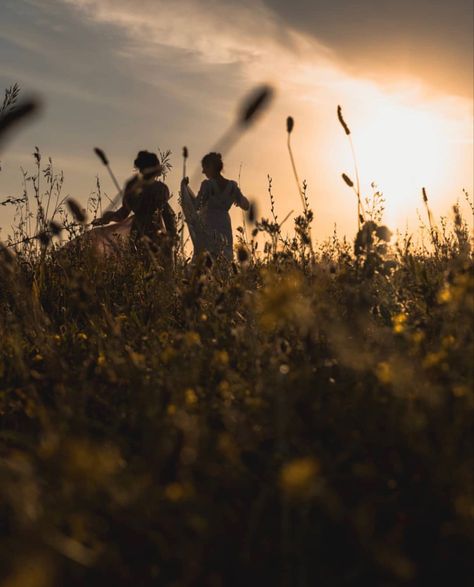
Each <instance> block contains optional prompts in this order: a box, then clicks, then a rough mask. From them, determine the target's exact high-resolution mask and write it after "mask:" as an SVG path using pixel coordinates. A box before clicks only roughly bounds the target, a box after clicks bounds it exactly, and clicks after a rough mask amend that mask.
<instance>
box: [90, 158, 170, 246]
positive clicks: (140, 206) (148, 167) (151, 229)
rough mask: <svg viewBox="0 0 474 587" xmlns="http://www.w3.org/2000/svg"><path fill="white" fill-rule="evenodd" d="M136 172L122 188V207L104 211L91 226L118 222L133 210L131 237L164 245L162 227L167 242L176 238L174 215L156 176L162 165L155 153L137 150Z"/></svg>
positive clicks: (167, 197)
mask: <svg viewBox="0 0 474 587" xmlns="http://www.w3.org/2000/svg"><path fill="white" fill-rule="evenodd" d="M134 165H135V168H136V169H137V170H138V173H137V174H136V175H134V176H133V177H132V178H130V179H129V180H128V181H127V182H126V184H125V187H124V192H123V200H122V206H121V207H120V208H119V209H118V210H116V211H113V212H112V211H109V212H105V214H104V215H103V216H102V217H101V218H97V219H96V220H94V221H93V222H92V224H93V225H94V226H100V225H102V224H108V223H109V222H121V221H123V220H125V219H126V218H127V217H128V216H129V214H130V213H131V212H133V214H134V215H133V219H132V225H131V229H130V237H131V239H132V241H133V242H134V243H135V244H138V242H139V241H140V239H142V238H143V237H148V238H149V239H151V241H152V243H154V244H155V245H158V244H163V243H162V242H161V243H160V240H161V241H162V240H163V239H162V238H160V237H163V234H164V229H166V236H167V237H168V239H167V240H168V245H169V241H170V240H171V241H172V240H174V238H175V237H176V216H175V214H174V212H173V209H172V208H171V206H170V205H169V203H168V200H169V198H170V192H169V189H168V187H167V186H166V184H164V183H163V182H162V181H159V180H158V179H157V178H158V177H159V176H160V175H161V173H162V167H161V165H160V162H159V160H158V157H157V155H156V154H155V153H149V152H148V151H140V152H139V153H138V155H137V157H136V159H135V161H134Z"/></svg>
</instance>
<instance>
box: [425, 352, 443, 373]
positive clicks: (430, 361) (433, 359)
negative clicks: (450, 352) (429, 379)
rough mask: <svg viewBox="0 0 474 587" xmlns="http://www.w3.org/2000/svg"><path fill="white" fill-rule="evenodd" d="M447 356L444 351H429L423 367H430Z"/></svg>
mask: <svg viewBox="0 0 474 587" xmlns="http://www.w3.org/2000/svg"><path fill="white" fill-rule="evenodd" d="M445 357H446V353H445V352H444V351H438V352H437V353H428V354H427V355H426V357H425V358H424V360H423V367H424V368H425V369H429V368H430V367H434V366H435V365H437V364H438V363H440V362H441V361H442V360H443V359H444V358H445Z"/></svg>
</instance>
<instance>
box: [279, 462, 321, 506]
mask: <svg viewBox="0 0 474 587" xmlns="http://www.w3.org/2000/svg"><path fill="white" fill-rule="evenodd" d="M319 471H320V464H319V462H318V461H317V460H316V459H314V458H312V457H303V458H299V459H294V460H293V461H290V462H289V463H286V464H285V465H283V467H282V469H281V471H280V487H281V489H282V490H283V492H284V493H286V494H287V495H289V496H293V497H305V496H307V495H309V494H310V493H311V490H312V488H313V485H314V481H315V480H316V477H317V476H318V474H319Z"/></svg>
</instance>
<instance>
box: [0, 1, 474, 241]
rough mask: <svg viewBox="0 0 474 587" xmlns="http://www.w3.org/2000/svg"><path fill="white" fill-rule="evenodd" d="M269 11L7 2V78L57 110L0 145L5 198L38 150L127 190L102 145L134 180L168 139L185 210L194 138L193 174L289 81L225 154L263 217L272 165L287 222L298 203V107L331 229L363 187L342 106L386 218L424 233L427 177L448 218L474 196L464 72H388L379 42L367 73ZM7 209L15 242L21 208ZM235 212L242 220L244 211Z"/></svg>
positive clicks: (352, 224) (322, 231) (315, 201)
mask: <svg viewBox="0 0 474 587" xmlns="http://www.w3.org/2000/svg"><path fill="white" fill-rule="evenodd" d="M270 5H271V2H270V3H265V2H252V3H250V2H245V1H244V2H241V3H230V2H229V3H228V2H221V3H215V2H211V1H205V0H202V1H200V0H196V1H184V2H180V3H169V2H165V1H160V2H152V1H151V0H140V1H135V2H133V3H130V2H127V1H125V0H63V1H60V0H49V1H46V2H39V1H34V0H29V1H26V0H24V1H22V2H10V1H9V0H7V1H6V3H5V8H2V10H3V11H4V13H5V18H4V19H2V22H1V24H0V44H1V46H2V47H5V51H2V52H1V54H0V55H1V56H0V83H1V85H2V87H7V86H8V85H10V84H12V83H14V82H16V81H18V82H19V83H20V85H21V86H22V88H24V91H25V92H32V91H35V92H37V93H38V94H39V95H41V96H42V97H43V100H44V103H45V110H44V113H43V116H42V118H41V119H40V120H38V121H37V122H35V123H34V124H32V125H31V126H30V127H28V128H24V129H23V130H22V132H21V134H19V135H18V136H17V137H15V138H14V139H13V140H12V141H10V143H9V144H8V148H7V150H5V151H4V152H3V153H2V157H1V158H2V167H3V170H2V171H1V172H0V198H1V199H3V198H4V197H7V196H11V195H15V194H18V193H19V192H20V191H21V183H20V178H21V175H20V172H19V168H20V166H23V167H25V168H27V167H31V164H32V158H31V155H30V153H31V152H32V150H33V148H34V146H35V145H38V146H39V147H40V149H41V151H42V153H43V155H44V156H51V157H52V158H53V161H54V162H55V164H56V166H57V167H58V168H62V169H64V173H65V177H66V184H65V193H69V194H71V195H72V196H74V197H75V198H77V199H78V200H79V201H81V202H84V203H85V202H86V200H87V196H88V194H89V193H90V192H91V190H92V189H93V188H94V185H95V176H96V175H97V174H98V175H99V177H100V179H101V181H102V184H103V187H104V188H105V189H106V191H108V192H109V193H110V194H111V195H112V194H113V191H114V190H113V186H112V185H111V182H110V180H109V178H108V176H107V174H106V173H105V170H104V169H103V168H102V167H101V166H100V162H99V161H98V160H97V159H96V158H95V157H94V155H93V152H92V148H93V147H94V146H100V147H102V148H104V149H105V150H106V152H107V154H108V155H109V157H110V160H111V163H112V166H113V168H114V170H115V171H116V174H117V175H118V176H119V177H120V179H121V180H125V179H126V177H127V176H129V175H130V174H131V173H132V161H133V159H134V156H135V154H136V152H137V150H139V149H142V148H145V149H149V150H155V149H156V147H157V146H160V147H161V149H167V148H170V149H171V150H172V151H173V157H172V163H173V164H174V170H173V172H172V173H171V174H170V175H169V177H168V178H167V181H168V183H169V185H170V188H171V190H172V191H173V192H174V194H175V196H174V198H173V200H172V205H173V207H174V208H175V209H178V203H177V198H176V194H177V190H178V186H179V181H180V170H181V161H180V154H181V149H182V146H183V145H187V146H188V148H189V151H190V168H191V171H193V170H194V169H196V168H197V167H198V165H199V160H200V158H201V157H202V155H204V154H205V153H206V152H207V151H208V150H210V149H211V148H212V147H213V145H214V143H215V141H216V140H217V139H218V138H219V136H220V135H221V134H222V133H223V132H224V131H225V129H226V128H227V127H228V125H229V124H230V123H231V122H232V121H233V120H234V117H235V111H236V108H237V106H238V103H239V100H240V99H241V98H242V97H243V96H245V95H246V93H247V92H248V91H249V90H250V89H251V88H252V87H254V86H255V85H256V84H258V83H260V82H268V83H271V84H273V85H274V86H275V89H276V98H275V101H274V103H273V104H272V108H271V109H270V110H269V111H268V112H266V113H265V114H264V116H263V117H262V118H261V119H260V120H259V121H258V123H257V124H256V125H255V127H253V128H252V129H250V131H249V132H248V133H247V134H246V135H245V136H243V137H242V138H241V140H240V141H239V143H238V144H237V145H236V146H235V148H233V149H232V150H231V151H230V152H229V153H227V154H224V155H225V156H224V161H225V164H226V168H225V174H226V175H227V176H229V177H233V178H237V176H238V175H239V170H240V180H241V186H242V190H243V191H244V192H245V193H246V194H247V195H248V196H249V197H250V198H252V199H254V200H256V201H257V203H258V207H259V212H260V213H261V214H263V215H268V208H269V206H268V197H267V174H269V175H270V176H271V177H272V178H273V191H274V194H275V197H276V200H277V211H278V213H279V215H280V218H283V217H284V216H286V214H287V213H288V212H290V211H291V210H294V215H296V214H297V213H299V212H300V208H301V202H300V198H299V195H298V191H297V188H296V185H295V183H294V179H293V177H292V172H291V167H290V162H289V158H288V153H287V150H286V126H285V120H286V117H287V116H288V115H291V116H293V117H294V119H295V129H294V131H293V136H292V144H293V148H294V154H295V158H296V164H297V167H298V172H299V175H300V177H301V178H304V179H305V180H306V181H307V183H308V194H309V200H310V203H311V206H312V208H313V210H314V212H315V223H314V228H313V234H314V235H315V236H316V238H319V239H323V238H326V237H327V236H328V235H330V234H331V233H332V231H333V228H334V225H335V224H337V229H338V232H340V233H341V234H347V235H348V236H352V235H353V234H354V231H355V230H356V227H357V217H356V211H357V205H356V199H355V196H354V194H353V192H352V191H351V190H350V189H349V188H348V187H347V186H346V185H345V184H344V183H343V181H342V179H341V174H342V173H343V172H345V173H347V174H348V175H349V176H350V177H351V178H352V179H353V180H354V181H355V170H354V163H353V160H352V154H351V149H350V145H349V142H348V140H347V137H346V135H345V134H344V131H343V129H342V127H341V126H340V124H339V122H338V120H337V116H336V109H337V106H338V105H339V104H340V105H341V106H342V109H343V114H344V117H345V119H346V121H347V123H348V125H349V127H350V128H351V131H352V134H351V136H352V139H353V142H354V147H355V152H356V157H357V164H358V169H359V174H360V180H361V187H362V192H363V195H364V196H365V195H368V194H370V193H371V192H372V190H373V189H374V188H372V187H371V184H372V183H373V182H375V184H376V185H377V188H376V189H379V190H381V191H382V192H383V193H384V195H385V198H386V216H385V220H386V222H387V223H388V224H389V225H390V226H391V227H392V228H400V229H401V230H404V229H405V227H406V226H407V225H408V227H409V230H411V231H414V230H416V228H417V226H418V218H417V209H420V210H421V209H422V200H421V188H422V187H426V189H427V191H428V194H429V196H430V201H431V205H432V207H433V210H434V212H435V214H437V215H448V216H449V215H450V213H451V212H450V210H451V206H452V204H453V203H455V202H456V200H457V199H461V201H463V192H462V190H463V188H465V189H467V190H468V191H470V192H471V193H472V185H473V171H472V159H473V137H472V87H471V88H469V84H467V85H466V86H465V87H462V88H461V89H460V86H459V83H458V80H459V76H455V77H456V80H457V81H456V83H455V82H454V81H453V80H454V78H453V74H452V71H449V70H447V69H446V70H445V71H442V70H441V71H440V70H439V68H438V69H437V67H436V63H429V64H427V66H426V72H427V74H426V77H425V76H423V75H422V74H421V73H420V68H419V67H417V68H413V67H410V59H407V56H406V55H404V60H403V62H401V63H400V65H399V67H397V68H396V70H394V69H393V67H392V66H389V65H387V67H386V68H385V69H384V67H383V47H380V48H379V49H378V50H377V48H373V68H371V67H370V60H368V58H367V54H366V52H365V53H364V66H360V64H359V65H358V66H357V67H355V66H354V63H352V62H351V60H350V58H349V56H348V54H347V51H346V52H345V53H344V54H343V55H341V54H340V53H338V50H337V43H336V42H334V43H333V44H331V43H329V42H328V41H327V40H325V41H324V42H323V41H322V40H321V39H318V38H317V36H315V35H311V34H309V32H308V31H307V30H303V29H302V28H298V27H297V26H296V25H294V24H292V23H290V22H286V21H285V19H284V18H283V17H282V16H281V14H279V13H278V12H277V11H274V10H272V8H271V7H270ZM317 5H318V3H317V2H315V3H314V8H313V9H312V10H317ZM313 16H314V15H313ZM344 42H345V45H347V39H345V41H344ZM453 42H454V40H453ZM391 51H392V52H393V48H391ZM357 52H358V47H357V46H354V48H353V53H354V55H357ZM412 61H413V62H415V61H417V55H416V54H415V53H414V54H413V59H412ZM403 63H405V66H404V65H403ZM414 70H415V72H416V73H414ZM421 71H422V70H421ZM443 76H444V77H443ZM443 79H444V80H445V82H444V83H440V80H443ZM196 187H197V186H196ZM0 212H1V217H0V226H1V227H2V229H3V230H2V236H3V237H5V236H6V233H7V232H8V226H9V224H10V223H11V221H12V214H11V211H10V210H9V209H7V208H3V209H1V210H0ZM422 213H423V212H422ZM233 214H234V221H235V222H237V221H239V220H240V213H238V212H234V213H233Z"/></svg>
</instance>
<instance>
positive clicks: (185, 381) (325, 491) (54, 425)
mask: <svg viewBox="0 0 474 587" xmlns="http://www.w3.org/2000/svg"><path fill="white" fill-rule="evenodd" d="M289 132H290V131H289ZM35 158H36V163H37V174H36V175H35V173H33V174H31V175H30V176H26V175H25V185H28V186H30V188H32V189H33V195H32V196H31V194H30V195H29V196H28V193H27V190H25V193H26V196H23V198H18V200H16V201H12V202H9V203H8V205H14V206H18V216H17V219H18V223H19V224H18V232H17V234H14V235H13V236H12V240H11V242H10V244H11V243H13V241H18V240H20V241H22V242H21V243H20V244H18V245H16V246H8V244H9V243H8V241H7V242H6V243H5V244H4V245H2V247H1V249H0V529H1V533H0V569H1V575H0V585H2V587H3V586H5V587H26V586H28V587H49V586H51V587H53V586H63V585H67V586H71V587H73V586H83V585H87V586H90V587H92V586H103V585H113V586H126V585H137V586H147V585H164V586H168V585H169V586H176V587H178V586H179V587H180V586H194V585H197V586H201V585H202V586H210V587H220V586H222V587H224V586H231V585H238V586H242V585H278V586H279V585H281V586H298V587H299V586H301V587H304V586H315V585H324V586H326V585H328V586H342V585H351V586H352V585H354V586H355V585H366V586H387V587H392V586H394V587H395V586H402V585H403V586H405V585H408V586H411V585H434V584H441V585H456V586H461V585H468V584H471V583H470V581H471V579H472V573H473V558H472V552H473V547H474V534H473V528H474V525H473V521H474V492H473V488H474V479H473V475H474V462H473V461H474V458H473V437H472V418H473V411H474V390H473V366H472V365H473V361H472V359H473V356H474V346H473V330H472V324H473V319H474V301H473V294H474V273H473V259H472V234H471V233H470V230H469V227H468V225H466V223H465V221H464V220H463V218H462V217H461V214H460V211H459V207H455V209H454V215H453V219H452V221H451V220H447V221H445V222H443V223H442V225H441V226H440V227H438V226H437V225H436V222H435V219H433V218H432V216H431V215H430V214H429V226H428V227H427V228H425V229H424V233H425V237H426V243H427V244H426V246H422V245H420V246H418V245H415V244H413V242H412V240H411V238H410V237H403V236H400V235H399V237H398V238H397V239H396V238H395V237H392V238H391V235H390V231H389V230H388V228H387V227H385V226H384V225H383V223H382V217H381V208H382V205H381V203H380V200H377V198H375V200H374V201H372V204H373V205H372V206H370V205H368V204H369V203H368V202H366V205H365V216H364V217H363V218H360V219H359V220H360V230H359V232H358V234H357V236H356V238H355V241H354V242H349V241H346V240H345V239H342V240H341V239H340V238H338V237H337V235H335V236H334V238H333V239H332V240H330V241H328V242H325V243H319V244H318V243H317V241H316V239H315V238H314V233H315V232H316V231H315V228H314V226H317V222H314V223H313V230H312V233H311V231H310V227H311V224H312V220H313V213H312V211H311V210H310V209H309V206H308V205H307V200H306V198H305V194H304V189H303V190H302V196H303V209H304V212H303V214H302V215H301V216H297V217H296V218H295V219H294V231H293V233H292V234H291V235H290V236H285V235H283V233H282V227H281V222H279V219H278V217H277V216H276V215H274V216H273V217H271V218H267V219H262V218H256V217H253V215H252V214H250V216H249V217H247V219H246V223H245V226H243V227H241V228H238V229H237V234H238V235H239V241H238V242H237V243H236V257H235V258H236V261H235V263H234V264H232V265H228V266H227V265H223V264H219V263H211V262H210V261H209V260H208V259H206V258H202V259H200V260H199V261H198V262H196V263H195V264H193V265H192V264H190V263H189V262H188V260H187V259H186V256H185V255H183V254H182V253H181V251H180V250H179V247H178V250H177V252H176V259H175V264H174V268H173V269H171V268H170V267H166V266H165V265H164V264H162V263H161V260H160V258H159V257H157V256H154V255H145V256H144V255H143V254H142V253H140V254H139V253H137V252H136V251H134V250H132V248H131V247H130V246H128V245H127V244H126V243H123V244H122V245H121V246H117V247H116V250H115V251H114V254H113V255H112V256H109V257H107V258H104V257H103V256H98V255H97V254H95V252H94V251H93V250H92V249H91V248H89V247H88V246H87V241H79V243H81V242H83V244H81V245H77V246H74V241H73V240H71V243H70V244H69V245H67V246H65V247H60V246H59V244H58V242H57V239H58V235H59V234H60V233H61V234H66V236H68V237H69V238H70V239H73V238H74V236H76V235H77V234H81V233H82V232H83V231H84V230H85V228H84V225H83V224H81V223H84V221H85V218H84V216H83V214H82V211H81V210H80V209H76V208H75V207H74V205H72V206H71V211H72V214H73V217H71V216H69V215H68V214H67V213H66V207H65V205H63V203H62V200H61V198H60V189H61V182H62V177H61V176H60V175H57V174H55V173H54V171H53V170H52V165H51V164H49V165H46V167H45V165H44V164H43V163H42V162H41V156H40V155H39V153H37V154H36V156H35ZM40 176H41V177H42V179H43V185H44V186H45V190H46V193H44V194H43V193H40V189H39V181H38V178H39V177H40ZM35 178H36V179H35ZM347 180H349V183H352V182H351V180H350V179H349V178H348V177H347V176H346V178H345V181H346V183H348V181H347ZM99 196H100V193H99ZM99 196H97V194H96V197H95V199H93V200H92V201H91V203H90V205H91V208H90V210H89V215H90V216H91V215H94V214H96V213H97V206H98V201H99V199H100V198H99ZM424 197H425V204H426V209H427V211H428V212H429V210H428V196H427V195H426V194H424ZM25 198H26V199H25ZM35 202H36V204H35V206H36V208H35V214H36V216H35V218H34V219H33V229H35V230H36V229H37V230H38V231H39V232H38V234H39V235H40V238H35V239H29V237H28V236H27V237H24V235H25V234H26V235H28V234H29V233H28V226H29V223H30V224H31V221H32V219H31V215H30V212H29V211H28V209H27V208H26V207H27V206H28V205H31V206H32V205H33V204H32V203H35ZM305 202H306V204H305ZM359 205H360V206H361V205H362V203H361V202H359ZM47 207H49V212H47V211H46V210H47ZM274 209H275V206H274V202H273V200H272V211H274ZM52 211H54V214H56V213H57V214H56V216H55V218H56V220H53V221H51V220H50V219H51V217H53V216H54V214H53V213H52ZM38 214H39V216H38ZM35 222H36V225H35V224H34V223H35ZM30 228H31V227H30ZM33 232H34V231H33ZM22 237H24V238H22ZM257 243H258V244H257Z"/></svg>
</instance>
